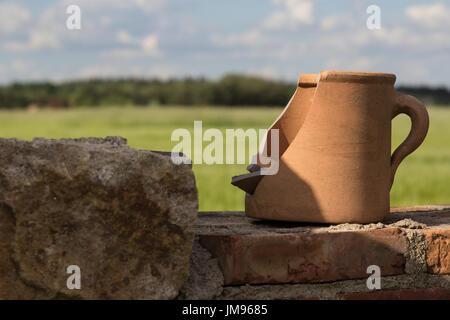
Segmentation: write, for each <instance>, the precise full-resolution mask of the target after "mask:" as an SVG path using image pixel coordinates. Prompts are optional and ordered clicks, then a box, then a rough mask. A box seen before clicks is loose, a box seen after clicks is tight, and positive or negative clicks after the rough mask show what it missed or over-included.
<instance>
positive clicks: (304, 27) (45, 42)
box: [0, 0, 450, 87]
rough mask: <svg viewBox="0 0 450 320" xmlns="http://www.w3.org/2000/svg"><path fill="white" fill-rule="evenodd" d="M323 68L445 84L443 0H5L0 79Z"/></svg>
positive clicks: (447, 43) (284, 74)
mask: <svg viewBox="0 0 450 320" xmlns="http://www.w3.org/2000/svg"><path fill="white" fill-rule="evenodd" d="M70 5H77V6H78V7H79V8H80V10H81V29H75V30H71V29H69V28H67V24H66V22H67V19H68V18H69V16H70V14H67V12H66V10H67V7H69V6H70ZM370 5H377V6H378V7H379V8H380V15H379V17H380V28H379V29H369V28H368V27H367V20H368V19H369V18H370V17H371V16H372V12H370V13H367V8H368V7H369V6H370ZM371 21H373V20H371ZM329 69H336V70H355V71H356V70H357V71H376V72H390V73H394V74H396V75H397V83H399V84H412V85H418V84H427V85H433V86H441V85H444V86H447V87H450V0H445V1H444V0H436V1H434V0H428V1H411V0H395V1H389V0H379V1H375V0H370V1H365V0H39V1H36V0H28V1H25V0H18V1H17V0H14V1H13V0H0V84H6V83H11V82H17V81H40V80H46V81H47V80H48V81H55V82H60V81H66V80H70V79H84V78H93V77H106V78H107V77H129V76H132V77H146V78H150V77H158V78H162V79H167V78H172V77H185V76H192V77H199V76H203V77H207V78H211V79H216V78H218V77H221V76H223V75H224V74H227V73H243V74H251V75H259V76H263V77H267V78H275V79H282V80H287V81H292V82H294V81H296V79H297V77H298V75H299V74H300V73H318V72H319V71H321V70H329Z"/></svg>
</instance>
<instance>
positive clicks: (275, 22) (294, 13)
mask: <svg viewBox="0 0 450 320" xmlns="http://www.w3.org/2000/svg"><path fill="white" fill-rule="evenodd" d="M272 2H273V3H274V4H275V5H276V6H277V7H278V8H277V10H276V11H275V12H274V13H273V14H272V15H270V16H269V17H268V18H267V19H266V20H265V21H264V22H263V26H264V27H265V28H267V29H296V28H298V27H299V26H301V25H304V24H312V23H313V22H314V4H315V3H314V2H315V1H314V0H272Z"/></svg>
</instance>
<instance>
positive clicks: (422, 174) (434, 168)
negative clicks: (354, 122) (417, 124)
mask: <svg viewBox="0 0 450 320" xmlns="http://www.w3.org/2000/svg"><path fill="white" fill-rule="evenodd" d="M280 111H281V109H276V108H225V107H223V108H217V107H195V108H191V107H182V108H181V107H148V108H127V107H124V108H101V109H76V110H57V111H38V112H36V113H30V112H26V111H0V136H1V137H7V138H11V137H16V138H20V139H27V140H29V139H32V138H33V137H46V138H62V137H82V136H84V137H87V136H97V137H105V136H114V135H118V136H122V137H125V138H127V139H128V143H129V145H130V146H132V147H134V148H139V149H150V150H167V151H170V150H171V149H172V148H173V146H174V145H175V144H176V143H175V142H172V141H171V140H170V137H171V133H172V131H173V130H174V129H176V128H186V129H188V130H190V131H192V130H193V122H194V120H202V121H203V128H204V130H205V129H207V128H218V129H220V130H222V132H224V131H225V129H226V128H243V129H246V128H267V127H268V126H269V125H270V124H271V123H272V122H273V120H274V119H275V118H276V117H277V115H278V114H279V113H280ZM429 113H430V121H431V126H430V131H429V134H428V137H427V139H426V141H425V143H424V144H423V145H422V147H421V148H419V149H418V150H417V151H416V152H415V153H413V154H412V155H411V156H409V157H408V158H406V160H404V162H403V163H402V164H401V165H400V168H399V170H398V171H397V175H396V180H395V183H394V187H393V188H392V191H391V205H392V206H406V205H418V204H444V203H450V139H449V138H450V108H438V107H434V108H429ZM409 128H410V122H409V119H408V118H407V117H406V116H403V115H402V116H399V117H397V118H396V119H395V121H394V124H393V147H395V146H397V145H398V144H399V143H400V142H401V141H402V140H404V138H405V137H406V135H407V134H408V131H409ZM205 145H207V143H204V146H205ZM245 167H246V165H205V164H203V165H194V172H195V175H196V179H197V187H198V189H199V200H200V210H242V209H243V208H244V192H242V191H240V190H239V189H237V188H235V187H233V186H231V184H230V181H231V177H232V176H233V175H238V174H241V173H245V172H246V171H245Z"/></svg>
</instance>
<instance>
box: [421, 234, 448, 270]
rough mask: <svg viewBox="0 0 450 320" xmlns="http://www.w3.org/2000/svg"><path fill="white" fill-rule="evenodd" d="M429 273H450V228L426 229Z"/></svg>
mask: <svg viewBox="0 0 450 320" xmlns="http://www.w3.org/2000/svg"><path fill="white" fill-rule="evenodd" d="M423 232H424V234H425V239H426V241H427V265H428V272H429V273H438V274H448V273H450V254H449V252H448V251H449V249H450V230H445V229H437V230H436V229H433V230H424V231H423Z"/></svg>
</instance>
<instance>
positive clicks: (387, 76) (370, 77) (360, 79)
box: [319, 70, 396, 84]
mask: <svg viewBox="0 0 450 320" xmlns="http://www.w3.org/2000/svg"><path fill="white" fill-rule="evenodd" d="M319 79H320V80H319V81H330V82H357V83H383V84H394V83H395V80H396V76H395V74H392V73H384V72H365V71H344V70H325V71H321V72H320V78H319Z"/></svg>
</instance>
